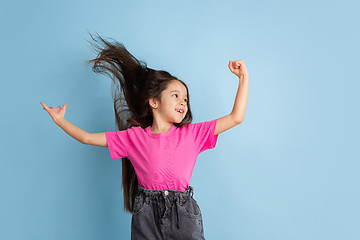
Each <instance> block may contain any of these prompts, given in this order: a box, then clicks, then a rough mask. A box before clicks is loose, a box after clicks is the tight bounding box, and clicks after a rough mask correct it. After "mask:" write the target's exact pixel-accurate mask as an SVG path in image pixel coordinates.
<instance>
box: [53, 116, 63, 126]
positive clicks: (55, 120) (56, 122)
mask: <svg viewBox="0 0 360 240" xmlns="http://www.w3.org/2000/svg"><path fill="white" fill-rule="evenodd" d="M53 120H54V122H55V124H56V125H59V124H60V123H61V121H62V120H64V118H54V119H53Z"/></svg>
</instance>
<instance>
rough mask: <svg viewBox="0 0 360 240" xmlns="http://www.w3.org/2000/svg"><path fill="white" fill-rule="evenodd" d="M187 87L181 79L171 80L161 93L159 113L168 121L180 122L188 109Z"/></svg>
mask: <svg viewBox="0 0 360 240" xmlns="http://www.w3.org/2000/svg"><path fill="white" fill-rule="evenodd" d="M187 101H188V100H187V91H186V87H185V86H184V85H183V84H182V83H181V82H179V81H177V80H174V81H171V82H170V83H169V84H168V86H167V88H166V89H165V90H164V91H163V92H162V93H161V103H159V104H158V113H159V114H160V116H161V118H162V119H163V120H165V121H168V122H175V123H180V122H181V121H182V120H183V119H184V117H185V116H186V113H187V111H188V106H187Z"/></svg>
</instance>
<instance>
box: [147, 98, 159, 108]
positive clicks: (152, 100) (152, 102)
mask: <svg viewBox="0 0 360 240" xmlns="http://www.w3.org/2000/svg"><path fill="white" fill-rule="evenodd" d="M149 104H150V108H157V105H158V102H157V100H156V99H155V98H150V99H149Z"/></svg>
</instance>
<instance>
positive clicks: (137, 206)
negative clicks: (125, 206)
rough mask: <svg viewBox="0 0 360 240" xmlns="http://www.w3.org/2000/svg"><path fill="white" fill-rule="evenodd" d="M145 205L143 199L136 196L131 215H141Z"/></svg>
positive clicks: (140, 196)
mask: <svg viewBox="0 0 360 240" xmlns="http://www.w3.org/2000/svg"><path fill="white" fill-rule="evenodd" d="M145 205H146V202H145V199H144V197H143V196H142V195H137V196H136V197H135V201H134V205H133V210H132V214H133V215H135V214H138V213H141V212H142V211H143V210H144V207H145Z"/></svg>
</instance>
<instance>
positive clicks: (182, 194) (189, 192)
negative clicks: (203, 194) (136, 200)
mask: <svg viewBox="0 0 360 240" xmlns="http://www.w3.org/2000/svg"><path fill="white" fill-rule="evenodd" d="M138 190H139V193H140V194H142V195H143V196H149V197H156V196H159V195H162V196H163V197H167V198H172V197H176V198H180V199H183V198H186V197H188V196H191V197H193V195H194V188H193V187H192V186H190V185H189V186H188V187H187V188H186V189H185V191H179V190H171V189H169V190H154V189H147V188H145V187H144V186H141V185H140V184H138Z"/></svg>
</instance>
